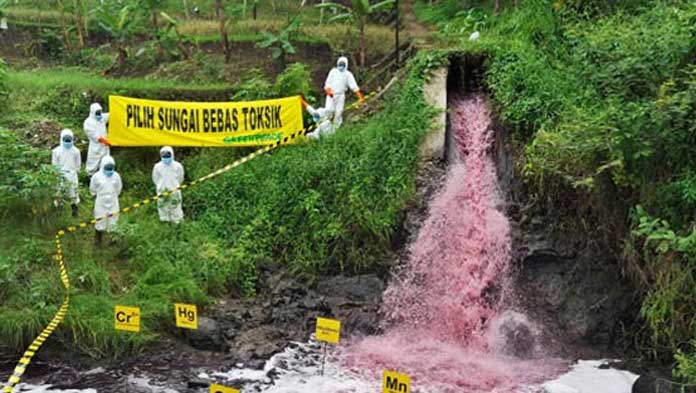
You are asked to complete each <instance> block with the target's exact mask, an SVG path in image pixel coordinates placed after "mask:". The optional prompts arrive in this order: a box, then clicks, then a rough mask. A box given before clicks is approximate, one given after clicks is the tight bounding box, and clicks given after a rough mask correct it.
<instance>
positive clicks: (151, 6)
mask: <svg viewBox="0 0 696 393" xmlns="http://www.w3.org/2000/svg"><path fill="white" fill-rule="evenodd" d="M160 3H161V0H140V7H141V9H142V10H143V11H144V12H145V13H146V15H147V17H148V18H149V19H150V21H151V23H152V36H153V37H154V38H155V40H157V48H158V51H159V54H160V56H161V55H163V54H164V47H163V46H162V40H161V34H160V26H159V18H158V15H159V12H160V10H159V9H160V5H161V4H160Z"/></svg>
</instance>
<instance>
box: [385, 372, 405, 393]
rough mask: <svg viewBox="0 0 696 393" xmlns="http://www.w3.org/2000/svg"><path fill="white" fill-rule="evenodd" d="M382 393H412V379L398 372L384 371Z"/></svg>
mask: <svg viewBox="0 0 696 393" xmlns="http://www.w3.org/2000/svg"><path fill="white" fill-rule="evenodd" d="M382 393H411V377H409V376H408V375H406V374H399V373H397V372H396V371H386V370H384V375H383V376H382Z"/></svg>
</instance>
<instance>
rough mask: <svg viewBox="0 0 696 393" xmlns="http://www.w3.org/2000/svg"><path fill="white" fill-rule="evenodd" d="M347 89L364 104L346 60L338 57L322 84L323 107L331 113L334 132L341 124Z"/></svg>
mask: <svg viewBox="0 0 696 393" xmlns="http://www.w3.org/2000/svg"><path fill="white" fill-rule="evenodd" d="M349 89H350V90H351V91H352V92H353V93H355V95H357V96H358V99H359V100H360V103H361V104H364V103H365V98H363V95H362V93H361V92H360V87H358V83H357V82H356V81H355V77H354V76H353V73H352V72H350V71H348V59H347V58H346V57H339V58H338V61H337V62H336V67H334V68H332V69H331V71H330V72H329V75H328V76H327V77H326V82H325V83H324V92H325V93H326V105H325V106H324V107H325V108H326V109H327V110H329V111H331V112H333V125H334V130H337V129H338V128H339V127H340V126H341V124H342V123H343V108H344V107H345V104H346V91H348V90H349Z"/></svg>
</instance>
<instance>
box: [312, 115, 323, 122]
mask: <svg viewBox="0 0 696 393" xmlns="http://www.w3.org/2000/svg"><path fill="white" fill-rule="evenodd" d="M312 120H314V122H315V123H316V122H318V121H319V120H321V117H320V116H319V115H312Z"/></svg>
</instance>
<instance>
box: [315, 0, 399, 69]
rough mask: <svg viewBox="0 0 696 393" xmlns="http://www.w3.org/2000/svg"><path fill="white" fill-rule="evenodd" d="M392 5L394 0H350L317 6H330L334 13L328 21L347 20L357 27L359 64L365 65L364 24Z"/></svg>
mask: <svg viewBox="0 0 696 393" xmlns="http://www.w3.org/2000/svg"><path fill="white" fill-rule="evenodd" d="M393 6H394V0H384V1H380V2H378V3H375V4H371V3H370V0H351V2H350V6H345V5H343V4H339V3H324V4H318V5H316V7H318V8H322V9H323V8H330V9H332V10H334V12H335V13H336V15H335V16H333V17H332V18H331V19H329V22H338V21H347V22H350V23H352V24H353V25H354V26H355V27H357V28H358V31H359V33H360V66H361V67H362V66H364V65H365V26H367V22H368V20H369V18H370V16H372V15H374V14H376V13H378V12H382V11H385V10H387V9H389V8H391V7H393Z"/></svg>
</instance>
